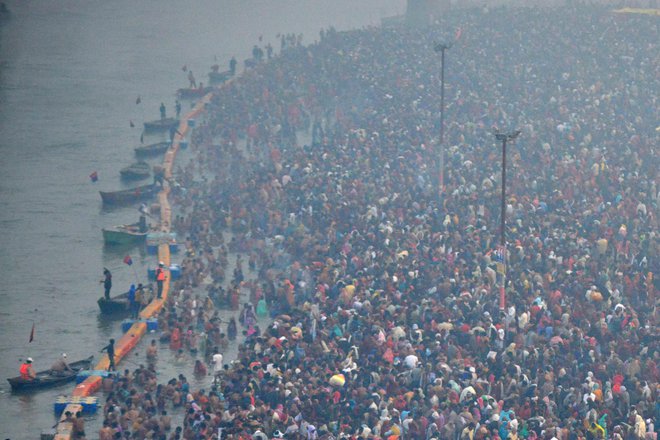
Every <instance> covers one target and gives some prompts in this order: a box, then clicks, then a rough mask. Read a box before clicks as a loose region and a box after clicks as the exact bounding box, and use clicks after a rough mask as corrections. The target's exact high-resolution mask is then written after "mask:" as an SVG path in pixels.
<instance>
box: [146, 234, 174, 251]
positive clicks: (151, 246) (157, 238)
mask: <svg viewBox="0 0 660 440" xmlns="http://www.w3.org/2000/svg"><path fill="white" fill-rule="evenodd" d="M146 242H147V253H148V254H149V255H157V254H158V246H160V245H161V244H168V245H169V247H170V253H171V254H176V253H177V252H178V251H179V243H178V242H177V239H176V232H151V233H149V234H147V240H146Z"/></svg>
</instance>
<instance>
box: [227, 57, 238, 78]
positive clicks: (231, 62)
mask: <svg viewBox="0 0 660 440" xmlns="http://www.w3.org/2000/svg"><path fill="white" fill-rule="evenodd" d="M236 64H238V62H237V61H236V57H231V60H229V73H230V74H231V76H234V75H236Z"/></svg>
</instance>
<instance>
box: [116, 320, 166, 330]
mask: <svg viewBox="0 0 660 440" xmlns="http://www.w3.org/2000/svg"><path fill="white" fill-rule="evenodd" d="M136 322H144V323H146V324H147V331H148V332H151V331H154V332H155V331H158V319H156V318H149V319H138V320H135V319H124V320H123V321H122V322H121V331H122V332H123V333H126V332H127V331H128V330H129V329H130V328H131V327H133V324H135V323H136Z"/></svg>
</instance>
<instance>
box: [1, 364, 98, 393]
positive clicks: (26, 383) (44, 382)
mask: <svg viewBox="0 0 660 440" xmlns="http://www.w3.org/2000/svg"><path fill="white" fill-rule="evenodd" d="M93 359H94V356H90V357H88V358H87V359H83V360H80V361H76V362H72V363H70V364H69V366H70V367H71V368H72V369H73V371H67V372H63V373H61V374H57V375H54V374H53V372H52V371H51V370H44V371H39V372H38V373H37V377H36V378H35V379H32V380H26V379H22V378H21V377H20V376H18V377H11V378H9V379H7V382H9V385H11V389H12V391H27V390H35V389H39V388H47V387H52V386H56V385H60V384H63V383H67V382H71V381H72V380H74V379H75V378H76V375H77V374H78V372H80V371H82V370H87V369H89V368H90V367H91V366H92V360H93Z"/></svg>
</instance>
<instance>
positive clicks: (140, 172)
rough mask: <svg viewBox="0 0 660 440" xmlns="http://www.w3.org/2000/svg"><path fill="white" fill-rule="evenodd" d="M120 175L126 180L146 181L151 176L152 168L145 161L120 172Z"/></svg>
mask: <svg viewBox="0 0 660 440" xmlns="http://www.w3.org/2000/svg"><path fill="white" fill-rule="evenodd" d="M138 148H139V147H138ZM119 174H120V175H121V178H122V179H124V180H139V179H146V178H147V177H149V176H150V175H151V166H150V165H149V164H148V163H146V162H143V161H140V162H135V163H133V164H131V165H129V166H127V167H125V168H122V169H121V170H119Z"/></svg>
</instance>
